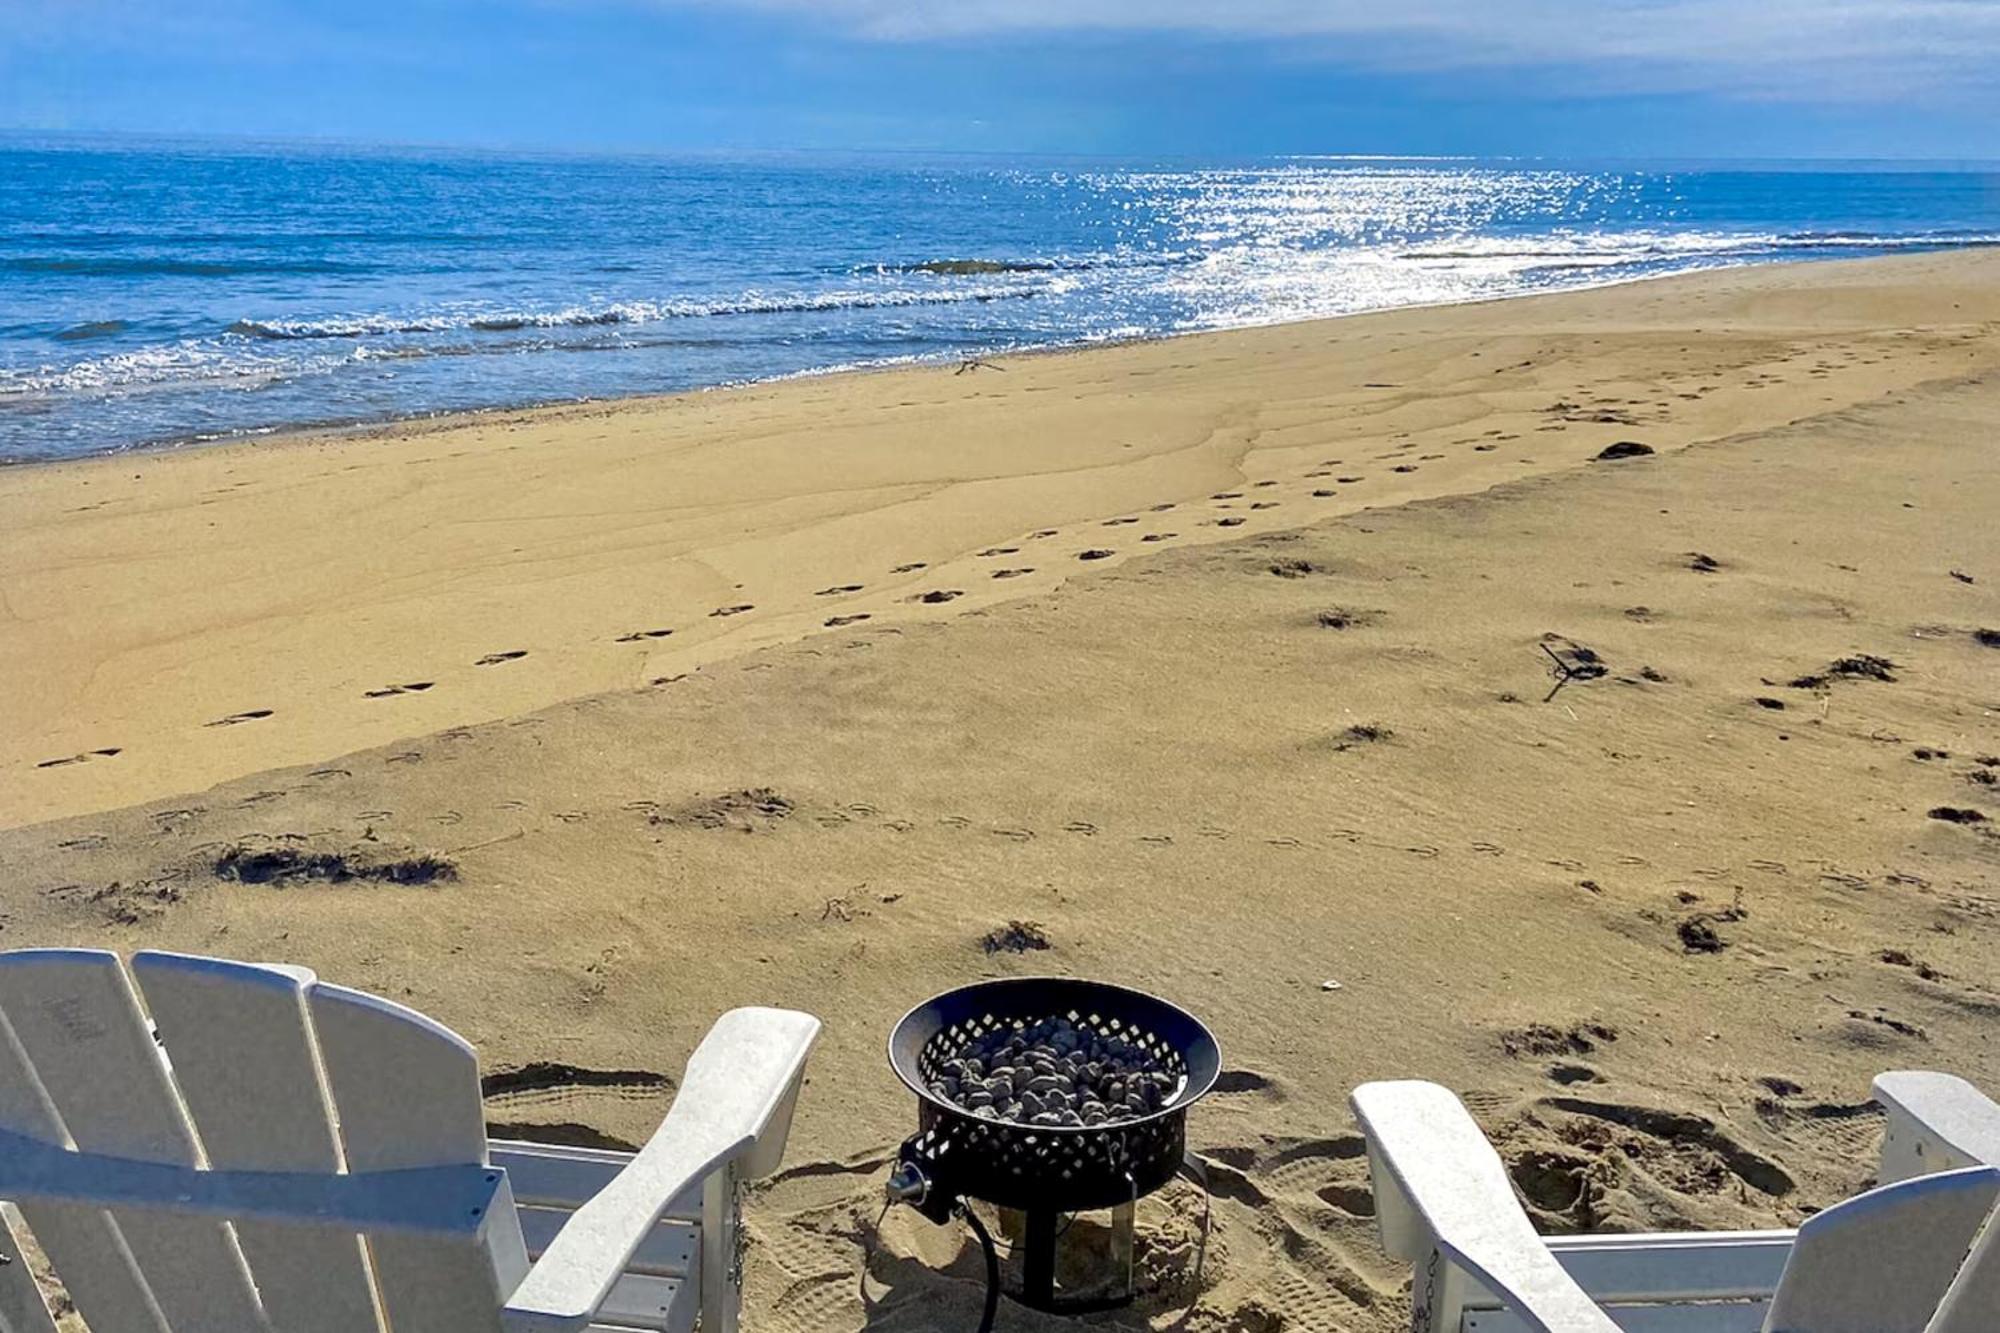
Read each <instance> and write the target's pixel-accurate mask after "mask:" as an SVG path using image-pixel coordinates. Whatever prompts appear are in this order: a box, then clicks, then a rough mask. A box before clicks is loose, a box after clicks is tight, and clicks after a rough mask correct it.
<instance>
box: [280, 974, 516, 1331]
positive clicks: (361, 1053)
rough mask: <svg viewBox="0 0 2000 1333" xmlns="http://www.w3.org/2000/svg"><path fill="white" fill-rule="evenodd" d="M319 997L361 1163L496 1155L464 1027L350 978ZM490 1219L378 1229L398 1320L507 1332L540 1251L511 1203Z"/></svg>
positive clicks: (379, 1165) (329, 1075) (385, 1303)
mask: <svg viewBox="0 0 2000 1333" xmlns="http://www.w3.org/2000/svg"><path fill="white" fill-rule="evenodd" d="M310 1004H311V1011H312V1019H313V1026H314V1029H315V1031H316V1033H317V1035H318V1038H319V1051H320V1062H321V1066H322V1067H323V1068H324V1069H325V1071H326V1079H327V1084H328V1087H329V1089H330V1090H331V1092H332V1094H333V1103H334V1107H335V1110H336V1113H337V1115H338V1118H339V1124H340V1139H341V1146H342V1148H343V1150H344V1152H345V1155H346V1158H347V1164H348V1169H349V1170H352V1171H389V1170H396V1169H400V1168H408V1167H422V1166H450V1165H463V1164H467V1163H480V1164H483V1163H484V1162H485V1161H486V1125H485V1119H484V1113H483V1108H482V1105H481V1102H480V1096H479V1066H478V1059H477V1057H476V1056H475V1055H474V1053H473V1050H472V1048H471V1047H470V1046H468V1045H467V1044H466V1043H465V1042H464V1041H463V1040H462V1039H461V1038H460V1037H459V1036H458V1034H457V1033H454V1032H452V1031H451V1030H450V1029H449V1028H446V1027H444V1026H442V1025H441V1024H438V1023H435V1022H433V1021H432V1020H430V1019H429V1018H426V1017H425V1016H424V1015H422V1014H420V1013H417V1012H416V1011H415V1010H413V1009H407V1008H404V1007H403V1006H402V1005H399V1004H393V1003H391V1002H389V1001H387V1000H383V999H380V998H378V997H376V996H373V995H367V994H364V993H362V992H360V991H353V990H348V989H346V988H345V987H341V986H328V985H324V984H320V985H315V986H314V987H313V988H312V990H311V992H310ZM489 1224H490V1225H489V1228H488V1230H487V1231H486V1232H483V1233H481V1235H480V1236H479V1237H477V1238H471V1237H467V1238H463V1239H452V1238H445V1237H439V1238H435V1239H433V1238H429V1237H418V1236H409V1235H395V1236H387V1235H380V1234H378V1235H373V1236H370V1237H369V1238H368V1241H369V1253H370V1255H371V1257H372V1259H373V1262H374V1269H375V1283H376V1290H377V1292H378V1293H379V1295H380V1297H381V1302H382V1308H383V1310H384V1311H385V1312H386V1314H387V1315H388V1319H389V1323H390V1324H391V1326H392V1327H394V1328H396V1329H398V1330H409V1329H416V1330H423V1333H498V1330H499V1329H500V1306H501V1304H502V1302H504V1301H505V1299H506V1298H507V1296H508V1295H509V1294H510V1293H511V1292H512V1291H513V1289H514V1287H515V1286H516V1285H518V1284H519V1282H520V1280H521V1278H522V1277H523V1276H524V1275H525V1274H526V1272H527V1267H528V1259H527V1250H526V1247H525V1245H524V1244H523V1242H522V1239H521V1229H520V1223H519V1222H518V1221H517V1220H516V1219H515V1218H514V1216H513V1210H512V1208H511V1207H510V1208H509V1209H508V1210H507V1216H505V1217H496V1218H491V1219H489Z"/></svg>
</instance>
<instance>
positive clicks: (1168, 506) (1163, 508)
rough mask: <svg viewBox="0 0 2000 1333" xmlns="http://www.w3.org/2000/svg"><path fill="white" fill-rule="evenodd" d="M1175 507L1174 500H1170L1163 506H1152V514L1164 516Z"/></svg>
mask: <svg viewBox="0 0 2000 1333" xmlns="http://www.w3.org/2000/svg"><path fill="white" fill-rule="evenodd" d="M1173 507H1174V502H1173V501H1172V500H1168V501H1166V502H1164V503H1162V504H1156V505H1154V506H1152V512H1153V513H1155V514H1164V513H1166V512H1167V511H1168V510H1169V509H1172V508H1173Z"/></svg>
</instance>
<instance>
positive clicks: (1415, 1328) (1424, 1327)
mask: <svg viewBox="0 0 2000 1333" xmlns="http://www.w3.org/2000/svg"><path fill="white" fill-rule="evenodd" d="M1437 1285H1438V1251H1437V1247H1435V1246H1433V1247H1432V1248H1431V1261H1430V1263H1428V1264H1426V1265H1425V1266H1424V1299H1423V1300H1422V1301H1421V1302H1420V1303H1419V1304H1418V1305H1417V1308H1416V1309H1415V1310H1414V1311H1412V1312H1411V1319H1410V1327H1411V1330H1412V1333H1431V1320H1432V1319H1433V1318H1435V1315H1434V1314H1433V1311H1434V1310H1435V1309H1436V1308H1437Z"/></svg>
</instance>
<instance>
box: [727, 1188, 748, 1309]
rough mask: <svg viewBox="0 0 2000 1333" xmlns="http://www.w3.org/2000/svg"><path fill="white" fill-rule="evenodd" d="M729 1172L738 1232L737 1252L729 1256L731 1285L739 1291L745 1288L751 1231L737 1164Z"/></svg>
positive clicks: (730, 1207)
mask: <svg viewBox="0 0 2000 1333" xmlns="http://www.w3.org/2000/svg"><path fill="white" fill-rule="evenodd" d="M727 1169H728V1172H729V1211H730V1213H731V1215H732V1216H734V1218H735V1220H736V1225H735V1226H734V1227H733V1228H731V1229H732V1230H733V1231H735V1233H736V1252H735V1253H734V1254H732V1255H730V1256H729V1285H730V1286H732V1287H734V1288H735V1289H736V1290H737V1291H741V1290H743V1262H744V1259H745V1258H746V1257H747V1256H748V1255H749V1253H750V1232H749V1229H748V1228H746V1227H745V1226H744V1225H743V1182H742V1181H741V1180H739V1179H737V1176H736V1166H735V1164H734V1163H731V1164H730V1165H729V1167H728V1168H727Z"/></svg>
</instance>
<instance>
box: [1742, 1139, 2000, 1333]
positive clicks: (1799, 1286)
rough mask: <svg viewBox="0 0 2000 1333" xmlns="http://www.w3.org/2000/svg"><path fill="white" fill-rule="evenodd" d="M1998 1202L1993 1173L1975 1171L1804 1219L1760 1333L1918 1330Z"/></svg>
mask: <svg viewBox="0 0 2000 1333" xmlns="http://www.w3.org/2000/svg"><path fill="white" fill-rule="evenodd" d="M1996 1199H2000V1169H1996V1168H1994V1167H1990V1166H1978V1167H1970V1168H1967V1169H1965V1170H1962V1171H1947V1172H1943V1173H1941V1174H1938V1175H1932V1176H1916V1177H1913V1178H1911V1179H1909V1180H1903V1181H1898V1182H1897V1183H1895V1184H1893V1185H1884V1186H1882V1187H1881V1188H1879V1189H1873V1190H1870V1191H1868V1192H1867V1193H1866V1194H1859V1195H1856V1196H1855V1197H1854V1198H1852V1199H1847V1200H1844V1201H1842V1202H1840V1203H1837V1204H1835V1205H1834V1206H1833V1207H1831V1208H1829V1209H1827V1210H1826V1211H1825V1212H1823V1213H1820V1214H1818V1215H1817V1216H1814V1217H1811V1218H1808V1219H1807V1220H1806V1222H1805V1224H1804V1225H1803V1226H1801V1227H1800V1228H1799V1235H1798V1239H1797V1240H1795V1241H1794V1242H1793V1243H1792V1254H1791V1258H1790V1259H1789V1260H1788V1261H1787V1262H1786V1264H1785V1273H1784V1276H1783V1277H1782V1278H1780V1279H1779V1281H1778V1290H1777V1294H1776V1295H1774V1296H1773V1297H1772V1298H1771V1310H1770V1314H1769V1315H1768V1316H1767V1317H1766V1319H1765V1324H1764V1327H1765V1329H1766V1330H1767V1333H1884V1330H1906V1329H1907V1330H1921V1329H1923V1328H1924V1327H1926V1325H1928V1324H1929V1323H1930V1320H1931V1316H1932V1314H1933V1313H1934V1312H1935V1311H1936V1310H1937V1308H1938V1304H1939V1302H1940V1301H1941V1300H1942V1299H1943V1298H1944V1295H1945V1293H1946V1291H1947V1290H1948V1289H1949V1288H1950V1287H1951V1284H1952V1281H1953V1279H1954V1278H1955V1277H1956V1276H1957V1274H1958V1272H1959V1270H1960V1268H1961V1267H1962V1266H1963V1265H1964V1264H1965V1261H1966V1255H1967V1251H1968V1250H1969V1249H1970V1248H1971V1247H1972V1243H1973V1240H1974V1238H1975V1237H1977V1236H1978V1235H1979V1232H1980V1228H1981V1225H1982V1224H1983V1223H1984V1222H1985V1221H1986V1219H1987V1218H1988V1217H1989V1216H1990V1215H1991V1214H1992V1213H1993V1211H1994V1207H1995V1201H1996ZM1990 1313H1991V1312H1990V1311H1989V1312H1988V1314H1989V1315H1990ZM1989 1326H1990V1323H1989Z"/></svg>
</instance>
